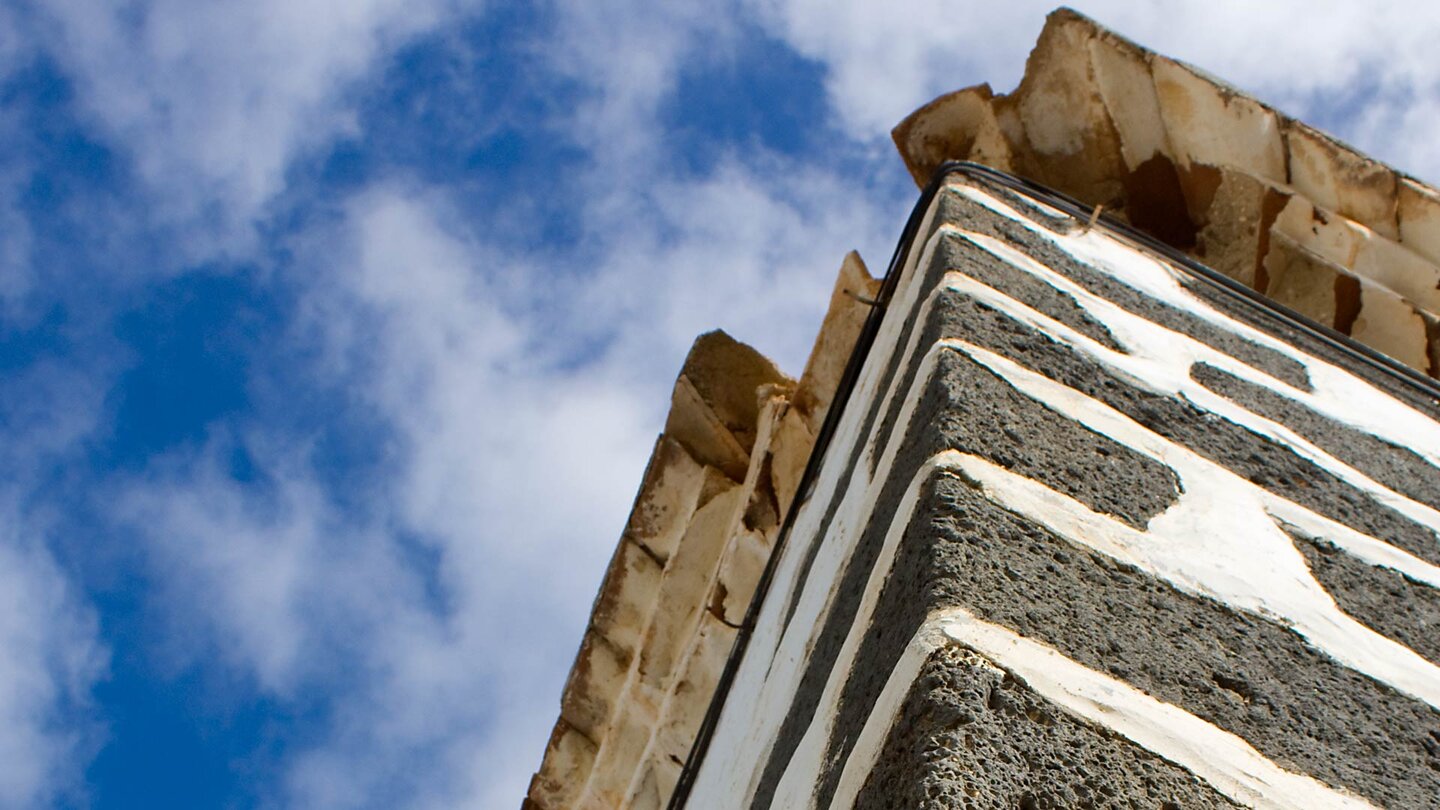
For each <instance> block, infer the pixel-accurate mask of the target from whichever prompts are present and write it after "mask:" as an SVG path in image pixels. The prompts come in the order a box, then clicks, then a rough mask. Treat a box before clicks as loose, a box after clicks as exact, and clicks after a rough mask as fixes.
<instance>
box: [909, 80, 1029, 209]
mask: <svg viewBox="0 0 1440 810" xmlns="http://www.w3.org/2000/svg"><path fill="white" fill-rule="evenodd" d="M991 98H992V94H991V92H990V86H989V85H986V84H981V85H976V86H974V87H966V88H964V89H962V90H956V91H955V92H953V93H946V94H945V95H943V96H940V97H939V98H937V99H935V100H934V101H931V102H930V103H929V104H926V105H925V106H923V107H921V108H920V109H918V110H916V111H915V112H913V113H911V114H910V115H908V116H906V118H905V120H904V121H901V122H900V123H899V125H897V126H896V127H895V129H894V130H892V131H891V133H890V137H891V138H892V139H893V140H894V141H895V146H896V148H897V149H899V150H900V156H901V158H903V159H904V161H905V168H906V169H907V170H908V171H909V172H910V177H911V178H912V179H914V181H915V184H916V185H918V186H924V185H925V184H926V183H927V182H929V180H930V175H931V174H933V173H934V172H935V169H936V167H938V166H939V165H940V164H941V163H944V162H945V161H947V160H971V159H975V160H977V162H981V163H986V164H987V165H991V166H995V167H996V168H998V169H1005V170H1007V171H1008V170H1009V169H1010V147H1009V144H1008V143H1007V142H1006V140H1005V137H1004V134H1003V133H1002V132H1001V130H1000V124H999V122H998V121H996V120H995V112H994V110H993V109H992V108H991V105H990V102H991ZM977 153H983V154H977Z"/></svg>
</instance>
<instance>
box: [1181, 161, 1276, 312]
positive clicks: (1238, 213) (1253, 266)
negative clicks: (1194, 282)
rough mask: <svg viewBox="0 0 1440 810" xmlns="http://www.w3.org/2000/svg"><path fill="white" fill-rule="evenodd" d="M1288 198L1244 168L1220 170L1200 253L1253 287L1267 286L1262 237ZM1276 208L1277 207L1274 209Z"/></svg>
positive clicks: (1200, 240) (1209, 262)
mask: <svg viewBox="0 0 1440 810" xmlns="http://www.w3.org/2000/svg"><path fill="white" fill-rule="evenodd" d="M1284 204H1285V199H1284V198H1283V197H1281V196H1280V195H1279V193H1278V192H1276V191H1274V190H1273V189H1272V188H1271V187H1270V186H1269V185H1268V184H1266V183H1263V182H1261V181H1259V180H1257V179H1255V178H1254V177H1251V176H1250V175H1248V174H1244V173H1242V172H1237V171H1231V170H1229V169H1221V170H1220V185H1219V186H1218V187H1217V188H1216V190H1215V194H1214V196H1213V197H1212V198H1211V201H1210V205H1209V207H1208V208H1207V209H1206V211H1205V217H1204V219H1205V223H1206V224H1205V226H1204V227H1203V228H1201V229H1200V233H1199V235H1198V240H1197V245H1196V251H1195V252H1196V254H1197V255H1198V256H1199V258H1200V259H1201V260H1202V261H1203V262H1204V263H1205V264H1206V265H1208V266H1210V267H1213V268H1214V269H1216V270H1218V271H1220V272H1221V273H1224V274H1225V275H1227V276H1229V277H1230V278H1233V279H1235V280H1236V281H1239V282H1240V283H1242V284H1245V285H1246V286H1249V287H1254V288H1259V287H1261V286H1263V276H1257V274H1256V270H1257V263H1258V262H1259V261H1260V260H1262V259H1263V258H1264V257H1263V256H1262V255H1260V244H1261V237H1262V235H1265V230H1262V229H1268V228H1269V226H1270V225H1271V221H1272V220H1273V218H1274V217H1275V216H1276V215H1277V214H1278V213H1279V210H1280V209H1282V208H1283V207H1284ZM1271 209H1274V210H1271Z"/></svg>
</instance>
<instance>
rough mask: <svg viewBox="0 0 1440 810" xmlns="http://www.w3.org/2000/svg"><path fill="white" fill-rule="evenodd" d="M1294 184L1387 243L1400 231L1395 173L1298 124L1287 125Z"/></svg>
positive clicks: (1286, 140)
mask: <svg viewBox="0 0 1440 810" xmlns="http://www.w3.org/2000/svg"><path fill="white" fill-rule="evenodd" d="M1285 145H1286V147H1287V149H1288V150H1289V158H1290V162H1289V166H1290V185H1291V186H1293V187H1294V188H1295V190H1296V191H1298V192H1300V193H1301V194H1304V195H1305V196H1306V197H1309V198H1310V199H1311V200H1312V201H1313V202H1314V203H1315V205H1316V206H1317V207H1319V208H1324V209H1327V210H1330V211H1334V212H1336V213H1338V214H1340V215H1341V216H1344V217H1346V218H1348V219H1352V220H1355V221H1356V222H1358V223H1360V224H1361V225H1364V226H1365V227H1367V228H1370V229H1371V230H1373V231H1375V232H1376V233H1379V234H1381V235H1382V236H1384V237H1386V238H1388V239H1397V238H1399V230H1398V229H1397V227H1396V222H1395V220H1396V209H1395V194H1396V188H1395V180H1396V178H1395V172H1394V170H1392V169H1390V168H1389V167H1388V166H1385V165H1383V164H1380V163H1377V162H1376V161H1373V160H1371V159H1369V158H1367V157H1365V156H1364V155H1360V154H1357V153H1355V152H1354V151H1352V150H1350V149H1348V148H1346V147H1344V146H1342V145H1340V144H1339V143H1336V142H1335V140H1334V139H1332V138H1330V137H1329V136H1327V135H1325V134H1324V133H1321V132H1319V131H1317V130H1315V129H1313V128H1311V127H1308V126H1306V125H1305V124H1302V123H1300V122H1298V121H1290V122H1288V123H1287V124H1286V126H1285Z"/></svg>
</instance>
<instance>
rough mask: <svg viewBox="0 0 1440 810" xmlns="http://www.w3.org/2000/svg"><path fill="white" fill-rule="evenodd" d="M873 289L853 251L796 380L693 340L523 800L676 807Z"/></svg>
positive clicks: (747, 352)
mask: <svg viewBox="0 0 1440 810" xmlns="http://www.w3.org/2000/svg"><path fill="white" fill-rule="evenodd" d="M877 292H878V282H877V281H875V280H874V279H872V278H871V277H870V275H869V273H868V272H867V271H866V270H865V265H864V263H863V262H862V261H860V258H859V256H857V255H855V254H851V255H850V256H848V257H846V260H845V262H844V264H843V265H842V267H841V271H840V273H839V275H838V277H837V279H836V283H835V292H834V294H833V295H832V297H831V306H830V311H829V312H828V313H827V315H826V317H825V320H824V323H823V324H822V326H821V329H820V335H819V337H818V338H817V340H816V346H815V350H814V352H813V353H812V355H811V358H810V361H809V362H808V363H807V365H806V368H805V372H804V374H803V375H802V377H801V379H800V380H799V381H798V383H797V382H796V381H794V380H791V379H790V378H788V377H786V376H785V375H784V374H782V373H781V372H780V371H779V370H777V369H776V368H775V366H774V365H773V364H772V363H771V362H770V361H769V360H767V359H766V358H764V357H763V356H762V355H760V354H759V353H758V352H756V351H755V350H754V349H752V348H750V347H748V346H746V345H744V344H742V343H739V342H738V341H736V340H734V339H733V338H731V337H729V336H728V335H726V334H724V333H723V332H712V333H709V334H706V335H702V336H701V337H700V338H699V339H698V340H697V341H696V343H695V346H694V347H693V348H692V349H691V351H690V354H689V356H688V357H687V358H686V361H685V365H684V367H683V368H682V370H681V373H680V375H679V377H678V378H677V380H676V383H675V388H674V392H673V395H672V399H671V409H670V413H669V415H668V416H667V418H666V423H665V432H664V433H663V434H662V435H661V436H660V437H659V438H658V439H657V440H656V444H655V450H654V452H653V454H652V456H651V458H650V462H649V465H648V467H647V469H646V471H645V475H644V477H643V480H642V483H641V487H640V491H639V492H638V494H637V495H636V499H635V505H634V507H633V508H632V510H631V514H630V518H629V520H628V522H627V524H626V528H625V532H624V535H623V536H622V537H621V540H620V544H619V545H618V546H617V547H616V551H615V555H614V557H613V558H612V560H611V563H610V568H609V570H608V571H607V573H606V576H605V581H604V583H603V584H602V586H601V589H600V593H599V595H598V596H597V597H596V600H595V606H594V610H593V611H592V614H591V617H590V627H589V629H588V630H587V632H586V634H585V637H584V641H583V643H582V645H581V648H580V651H579V653H578V654H577V656H576V660H575V664H574V666H573V667H572V670H571V673H570V676H569V678H568V679H567V683H566V687H565V691H564V693H563V695H562V697H561V711H560V719H559V720H558V721H557V722H556V725H555V730H554V733H553V734H552V736H551V740H550V743H549V745H548V746H547V748H546V752H545V758H544V760H543V762H542V764H541V767H540V770H539V771H538V772H537V773H536V774H535V777H534V778H533V779H532V781H531V785H530V790H529V792H528V795H527V797H526V800H525V806H526V807H527V808H534V810H559V809H560V808H570V807H584V808H603V807H612V808H618V807H627V808H629V807H635V808H660V807H664V806H665V805H666V803H667V802H668V801H669V797H670V793H671V792H672V791H673V790H674V787H675V783H676V780H677V779H678V778H679V773H680V767H681V764H682V762H683V761H684V758H685V756H686V755H687V753H688V751H689V749H690V746H691V744H692V743H693V742H694V738H695V733H696V730H697V729H698V727H699V725H700V722H701V720H702V718H703V717H704V714H705V711H706V708H707V707H708V706H709V704H710V699H711V697H712V695H713V693H714V691H715V686H716V682H717V681H718V678H719V674H720V671H721V670H722V669H723V667H724V665H725V661H726V659H727V657H728V656H729V653H730V649H731V647H732V646H733V645H734V640H735V633H736V629H735V628H736V627H737V626H738V625H739V624H740V623H741V622H742V621H743V618H744V616H745V613H746V611H747V610H748V608H749V605H750V600H751V597H752V595H753V592H754V589H755V586H756V583H757V581H758V580H759V578H760V576H761V572H762V571H763V570H764V568H765V565H766V563H767V561H768V559H769V556H770V551H771V548H772V547H773V543H774V537H775V533H776V532H777V531H778V528H779V524H780V521H781V520H782V519H783V517H784V514H785V511H786V510H787V509H788V508H789V506H790V504H791V503H792V502H793V501H794V499H795V497H796V495H797V493H796V487H797V486H798V484H799V478H800V475H801V472H802V471H803V470H804V468H805V465H806V463H807V461H808V459H809V455H810V447H811V444H812V443H813V441H814V429H815V428H817V427H818V425H819V424H820V422H821V421H822V420H823V419H824V416H825V411H826V409H827V408H828V407H829V404H830V401H831V399H832V398H833V397H834V395H835V389H836V386H837V385H838V383H839V379H840V376H841V375H842V374H843V372H844V369H845V365H846V363H847V362H848V360H849V356H850V354H851V347H852V346H853V345H854V342H855V339H856V336H857V335H858V333H859V329H860V325H861V324H862V323H863V322H864V319H865V318H866V317H867V316H868V314H869V312H870V305H869V304H866V303H864V301H866V300H871V299H873V297H874V296H875V295H876V294H877Z"/></svg>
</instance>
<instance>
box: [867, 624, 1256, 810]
mask: <svg viewBox="0 0 1440 810" xmlns="http://www.w3.org/2000/svg"><path fill="white" fill-rule="evenodd" d="M880 763H881V764H880V766H879V767H877V768H876V769H875V771H874V772H873V773H872V774H871V776H870V779H869V781H868V782H867V783H866V785H865V789H864V791H863V792H862V793H861V794H860V800H859V801H858V802H857V806H859V807H873V808H897V810H898V809H899V808H906V810H911V809H912V808H913V810H961V809H963V810H1015V809H1016V808H1021V810H1059V809H1060V808H1082V807H1083V808H1133V807H1147V808H1152V807H1153V808H1162V810H1179V808H1233V807H1238V806H1239V805H1237V804H1235V803H1234V802H1231V801H1230V800H1229V799H1226V798H1225V797H1224V796H1221V795H1220V794H1218V793H1216V792H1215V790H1214V789H1212V788H1210V787H1209V786H1207V785H1205V784H1204V783H1202V782H1200V781H1199V780H1198V779H1196V778H1195V776H1194V775H1193V774H1191V773H1189V772H1188V771H1185V770H1183V769H1181V768H1177V767H1176V766H1175V765H1173V764H1171V763H1169V762H1166V761H1165V760H1163V759H1161V758H1159V757H1157V756H1155V755H1154V754H1151V753H1150V752H1148V751H1146V750H1145V749H1143V748H1140V747H1139V746H1136V745H1134V744H1133V743H1130V742H1129V741H1128V740H1125V739H1123V738H1117V737H1116V736H1115V735H1113V734H1110V733H1108V732H1107V731H1105V730H1103V729H1097V728H1094V727H1092V726H1090V725H1088V724H1086V723H1084V722H1083V721H1080V720H1077V719H1075V718H1073V717H1071V716H1070V715H1068V714H1067V713H1066V712H1064V711H1063V710H1061V709H1059V708H1057V707H1055V706H1053V705H1051V704H1050V703H1048V702H1047V701H1046V700H1045V699H1044V698H1043V697H1041V696H1039V695H1037V694H1035V693H1034V692H1033V691H1032V690H1030V689H1029V688H1028V687H1027V686H1026V685H1025V683H1024V682H1023V681H1021V680H1019V679H1017V678H1016V677H1014V676H1013V675H1012V674H1010V673H1008V672H1006V671H1005V670H1003V669H1000V668H999V667H997V666H995V665H994V664H992V663H990V662H989V661H987V660H986V659H985V658H983V657H982V656H980V655H977V654H976V653H974V652H972V651H970V650H966V649H964V648H962V647H949V648H945V649H941V650H937V651H936V652H935V653H934V654H933V655H932V656H931V657H930V659H929V660H928V661H927V662H926V664H925V667H924V669H922V670H921V674H920V677H919V678H918V679H916V681H915V685H914V687H913V688H912V689H911V691H910V695H909V698H908V699H907V700H906V702H905V707H904V709H903V710H902V713H901V715H900V716H899V717H898V718H896V721H895V727H894V731H893V733H892V734H891V737H890V740H889V742H888V743H887V745H886V747H885V750H884V751H883V753H882V754H881V756H880Z"/></svg>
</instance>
